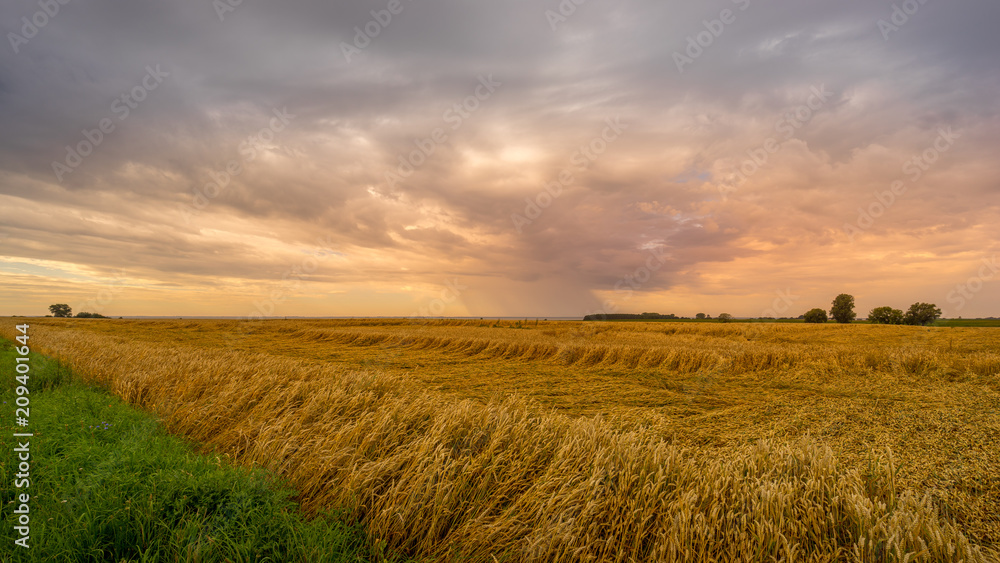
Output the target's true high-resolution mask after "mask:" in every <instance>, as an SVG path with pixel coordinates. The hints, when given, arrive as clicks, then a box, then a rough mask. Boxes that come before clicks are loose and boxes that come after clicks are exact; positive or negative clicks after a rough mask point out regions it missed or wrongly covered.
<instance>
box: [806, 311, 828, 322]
mask: <svg viewBox="0 0 1000 563" xmlns="http://www.w3.org/2000/svg"><path fill="white" fill-rule="evenodd" d="M802 318H803V319H805V321H806V322H807V323H825V322H826V320H827V319H826V311H824V310H823V309H819V308H816V309H810V310H809V311H808V312H806V314H805V315H803V316H802Z"/></svg>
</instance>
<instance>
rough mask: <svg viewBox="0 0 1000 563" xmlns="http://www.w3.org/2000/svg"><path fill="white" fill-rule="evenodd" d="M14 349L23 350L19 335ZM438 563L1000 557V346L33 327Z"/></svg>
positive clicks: (107, 379) (196, 431)
mask: <svg viewBox="0 0 1000 563" xmlns="http://www.w3.org/2000/svg"><path fill="white" fill-rule="evenodd" d="M3 331H4V333H5V334H4V336H6V337H8V338H10V337H12V336H13V334H12V331H13V328H12V324H7V325H4V328H3ZM32 331H33V335H32V342H33V344H34V345H35V347H36V348H38V349H39V351H42V352H45V353H49V354H52V355H54V356H57V357H59V358H61V359H62V360H64V361H65V362H67V363H69V364H70V365H72V366H73V367H74V368H75V369H76V370H77V371H78V372H79V373H80V374H82V375H83V376H84V377H86V378H89V379H90V380H92V381H94V382H99V383H101V384H104V385H106V386H107V387H109V388H110V389H111V390H112V392H114V393H115V394H117V395H119V396H121V397H123V398H124V399H125V400H127V401H129V402H131V403H133V404H135V405H137V406H139V407H141V408H143V409H147V410H149V411H152V412H155V413H156V414H157V415H158V416H160V417H161V418H162V419H163V420H164V422H165V423H166V425H167V426H168V428H169V429H170V430H171V431H172V432H175V433H177V434H181V435H184V436H187V437H190V438H192V439H194V440H197V441H199V442H201V443H202V444H204V447H205V448H206V449H215V450H217V451H220V452H224V453H226V454H228V455H229V456H231V457H232V458H234V459H235V460H237V461H238V462H240V463H246V464H255V465H259V466H262V467H266V468H268V469H271V470H274V471H276V472H279V473H281V474H282V475H283V476H284V477H286V478H287V479H289V481H290V482H291V483H292V484H293V485H294V486H295V487H296V488H297V490H298V491H299V493H300V500H301V501H302V503H303V506H304V507H305V509H306V510H307V511H311V510H314V509H317V508H320V507H349V508H351V509H353V510H354V514H356V515H357V517H358V518H360V519H361V520H362V521H363V522H364V524H365V526H366V528H367V529H368V530H369V532H370V533H371V534H372V535H373V536H375V537H377V538H380V539H383V540H385V541H386V542H388V544H389V545H390V546H392V547H394V548H397V549H399V550H402V551H403V552H405V553H407V554H410V555H413V556H416V557H419V558H420V559H421V560H428V561H476V562H478V561H484V562H490V561H616V562H630V561H635V562H642V561H718V562H728V561H789V562H791V561H864V562H869V561H871V562H876V561H879V562H881V561H934V562H938V561H949V562H958V561H968V562H972V561H996V560H998V558H997V551H996V548H997V546H1000V516H998V512H1000V510H998V508H997V507H998V506H1000V413H998V411H1000V329H990V328H924V327H903V326H872V325H813V326H807V325H801V324H751V323H731V324H718V323H583V322H545V321H542V322H535V321H530V322H523V321H522V322H517V323H513V322H497V321H448V320H442V321H424V322H417V321H409V320H295V321H291V320H289V321H282V320H273V321H270V320H269V321H257V322H247V321H217V320H199V321H191V320H176V321H166V320H156V321H154V320H149V321H135V320H108V321H104V320H102V321H90V320H79V319H70V320H62V319H45V320H34V321H33V322H32Z"/></svg>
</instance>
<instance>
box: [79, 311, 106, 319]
mask: <svg viewBox="0 0 1000 563" xmlns="http://www.w3.org/2000/svg"><path fill="white" fill-rule="evenodd" d="M76 318H78V319H106V318H107V317H105V316H104V315H102V314H100V313H88V312H86V311H81V312H79V313H77V314H76Z"/></svg>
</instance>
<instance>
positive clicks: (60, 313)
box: [49, 303, 108, 319]
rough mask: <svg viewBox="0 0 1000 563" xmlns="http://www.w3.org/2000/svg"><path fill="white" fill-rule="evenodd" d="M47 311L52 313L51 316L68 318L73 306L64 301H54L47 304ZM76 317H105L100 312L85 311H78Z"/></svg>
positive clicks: (71, 313)
mask: <svg viewBox="0 0 1000 563" xmlns="http://www.w3.org/2000/svg"><path fill="white" fill-rule="evenodd" d="M49 312H50V313H52V314H51V315H49V316H52V317H62V318H69V317H72V316H73V308H72V307H70V306H69V305H67V304H65V303H56V304H55V305H49ZM76 318H78V319H106V318H108V317H105V316H104V315H102V314H100V313H88V312H86V311H80V312H79V313H77V314H76Z"/></svg>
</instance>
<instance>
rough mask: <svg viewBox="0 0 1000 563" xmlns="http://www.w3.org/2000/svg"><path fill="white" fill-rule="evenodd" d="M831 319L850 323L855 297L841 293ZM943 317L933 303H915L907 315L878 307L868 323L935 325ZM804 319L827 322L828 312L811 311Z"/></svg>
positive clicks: (835, 301)
mask: <svg viewBox="0 0 1000 563" xmlns="http://www.w3.org/2000/svg"><path fill="white" fill-rule="evenodd" d="M830 317H831V318H833V320H835V321H837V322H838V323H849V322H851V321H853V320H854V319H855V318H856V317H857V314H856V313H855V312H854V296H853V295H848V294H847V293H841V294H840V295H838V296H837V297H835V298H834V299H833V306H832V307H831V308H830ZM940 317H941V309H939V308H938V307H937V306H936V305H935V304H933V303H914V304H913V305H910V308H909V310H908V311H906V312H905V313H904V312H903V311H901V310H899V309H893V308H892V307H876V308H874V309H872V310H871V311H870V312H869V313H868V322H870V323H872V324H885V325H920V326H925V325H929V324H931V323H933V322H934V321H936V320H938V318H940ZM803 318H804V319H805V321H806V322H807V323H825V322H827V320H828V319H827V316H826V311H824V310H823V309H818V308H817V309H811V310H809V311H808V312H807V313H806V314H805V315H803Z"/></svg>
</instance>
